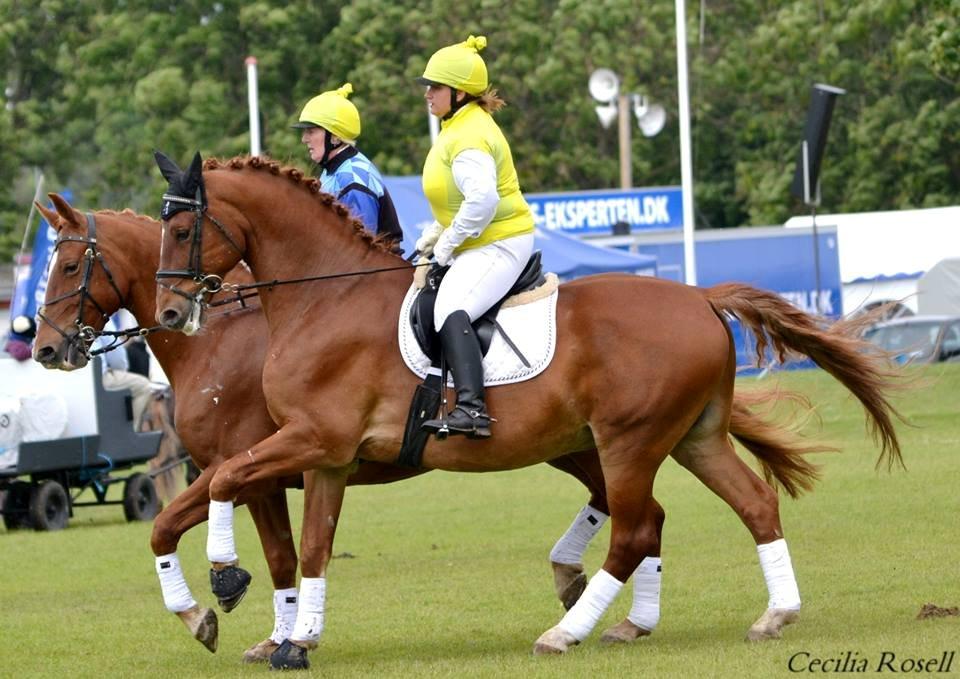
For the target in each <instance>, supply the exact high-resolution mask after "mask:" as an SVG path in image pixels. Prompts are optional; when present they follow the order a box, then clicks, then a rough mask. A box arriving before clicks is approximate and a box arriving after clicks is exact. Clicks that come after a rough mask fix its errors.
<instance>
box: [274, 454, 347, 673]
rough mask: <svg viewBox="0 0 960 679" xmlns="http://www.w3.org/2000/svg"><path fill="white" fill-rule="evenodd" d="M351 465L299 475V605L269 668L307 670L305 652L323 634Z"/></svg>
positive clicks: (314, 644) (315, 643) (307, 664)
mask: <svg viewBox="0 0 960 679" xmlns="http://www.w3.org/2000/svg"><path fill="white" fill-rule="evenodd" d="M351 468H352V465H347V466H346V467H341V468H337V469H313V470H310V471H308V472H304V475H303V496H304V502H303V529H302V532H301V536H300V572H301V578H300V604H299V608H298V609H297V620H296V623H295V624H294V626H293V632H292V633H291V635H290V638H289V639H287V640H286V641H284V642H283V643H282V644H280V647H279V648H278V649H277V650H276V651H274V653H273V655H271V656H270V667H271V668H272V669H279V670H290V669H309V667H310V661H309V659H308V658H307V651H309V650H310V649H313V648H316V647H317V643H318V642H319V641H320V635H321V634H322V633H323V622H324V621H323V618H324V607H325V603H326V590H327V577H326V576H327V565H328V564H329V563H330V558H331V556H332V554H333V538H334V535H335V534H336V532H337V522H338V521H339V519H340V509H341V508H342V506H343V495H344V490H345V489H346V481H347V475H348V474H349V473H350V471H351Z"/></svg>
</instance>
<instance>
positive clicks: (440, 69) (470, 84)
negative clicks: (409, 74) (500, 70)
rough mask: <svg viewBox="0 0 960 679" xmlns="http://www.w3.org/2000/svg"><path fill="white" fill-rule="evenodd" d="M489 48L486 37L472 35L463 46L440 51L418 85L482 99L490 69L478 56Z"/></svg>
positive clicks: (460, 44) (458, 45)
mask: <svg viewBox="0 0 960 679" xmlns="http://www.w3.org/2000/svg"><path fill="white" fill-rule="evenodd" d="M486 46H487V39H486V38H485V37H484V36H482V35H480V36H472V35H471V36H470V37H469V38H467V40H465V41H464V42H460V43H457V44H456V45H450V46H448V47H444V48H442V49H439V50H437V51H436V52H434V53H433V56H432V57H430V61H428V62H427V67H426V68H425V69H424V71H423V75H422V76H421V77H419V78H417V82H418V83H420V84H421V85H447V86H449V87H452V88H453V89H455V90H463V91H464V92H466V93H467V94H472V95H473V96H475V97H479V96H480V95H481V94H483V93H484V92H486V90H487V87H488V85H489V82H488V81H487V65H486V64H485V63H483V59H482V58H481V57H480V54H479V52H480V50H482V49H483V48H484V47H486Z"/></svg>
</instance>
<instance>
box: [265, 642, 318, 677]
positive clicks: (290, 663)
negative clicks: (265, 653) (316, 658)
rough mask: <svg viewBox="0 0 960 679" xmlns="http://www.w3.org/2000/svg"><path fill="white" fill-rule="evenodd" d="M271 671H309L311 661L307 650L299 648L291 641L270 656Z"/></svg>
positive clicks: (281, 645) (283, 644)
mask: <svg viewBox="0 0 960 679" xmlns="http://www.w3.org/2000/svg"><path fill="white" fill-rule="evenodd" d="M270 669H271V670H308V669H310V660H309V659H308V658H307V649H305V648H304V647H303V646H297V645H296V644H295V643H293V642H292V641H290V640H289V639H286V640H284V642H283V643H282V644H280V646H279V647H278V648H277V650H276V651H274V652H273V653H272V654H271V655H270Z"/></svg>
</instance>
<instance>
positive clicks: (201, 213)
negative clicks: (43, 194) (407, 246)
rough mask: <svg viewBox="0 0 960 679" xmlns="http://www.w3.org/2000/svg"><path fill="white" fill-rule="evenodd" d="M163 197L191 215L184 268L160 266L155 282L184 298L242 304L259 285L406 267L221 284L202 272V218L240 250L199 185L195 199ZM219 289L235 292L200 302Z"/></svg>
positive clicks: (314, 279) (215, 278)
mask: <svg viewBox="0 0 960 679" xmlns="http://www.w3.org/2000/svg"><path fill="white" fill-rule="evenodd" d="M163 200H164V201H165V202H167V203H179V204H181V205H186V206H187V207H186V209H188V210H190V211H191V212H193V214H194V220H193V229H192V233H191V240H190V253H189V255H188V263H187V267H186V268H184V269H162V270H160V271H158V272H157V276H156V277H157V284H158V285H160V286H162V287H165V288H167V289H168V290H170V291H171V292H174V293H176V294H178V295H180V296H181V297H186V298H187V299H189V300H191V301H194V300H196V301H199V302H200V303H202V304H205V305H206V306H207V307H213V306H219V305H221V304H227V303H229V302H233V301H239V302H240V303H241V304H243V303H244V300H246V299H249V297H251V296H252V295H249V296H248V295H243V294H242V293H243V291H245V290H258V289H260V288H274V287H277V286H280V285H293V284H295V283H310V282H313V281H326V280H333V279H335V278H346V277H349V276H369V275H372V274H378V273H386V272H388V271H400V270H405V269H410V268H411V266H410V265H409V264H403V265H400V266H387V267H381V268H378V269H361V270H360V271H346V272H342V273H333V274H322V275H317V276H305V277H303V278H287V279H274V280H272V281H257V282H255V283H225V282H224V281H223V278H222V277H221V276H218V275H216V274H206V273H204V272H203V269H202V265H201V261H200V257H201V254H202V247H201V245H202V236H201V233H202V231H203V219H204V217H206V218H207V219H209V220H210V222H211V223H212V224H213V225H214V226H216V227H217V229H218V230H219V231H220V233H221V235H223V237H224V238H225V239H226V240H227V242H228V243H229V244H230V245H231V246H232V247H233V249H234V250H236V251H237V253H238V254H240V256H241V258H242V257H243V251H242V250H241V249H240V247H239V246H238V245H237V244H236V242H234V240H233V239H232V238H231V237H230V234H229V232H228V231H227V228H226V227H225V226H224V225H223V223H222V222H221V221H220V220H218V219H217V218H215V217H214V216H213V215H211V214H210V213H209V212H208V211H207V204H206V200H205V198H204V195H203V191H202V188H200V187H198V188H197V197H196V198H187V197H186V196H178V195H176V194H172V193H165V194H163ZM416 254H417V253H416V252H414V253H413V255H411V259H412V258H413V256H415V255H416ZM430 264H431V262H422V263H420V264H414V265H413V267H412V268H414V269H415V268H417V267H421V266H430ZM164 278H179V279H183V280H191V281H193V282H195V283H197V284H199V285H200V289H199V290H197V292H196V293H195V294H192V295H191V294H188V293H186V292H184V291H183V290H180V289H179V288H178V287H176V286H175V285H169V284H166V283H163V282H162V281H161V279H164ZM221 290H223V291H225V292H233V293H236V294H237V297H236V299H233V298H230V299H229V300H220V301H218V302H213V303H211V302H203V301H202V299H203V295H204V294H210V293H215V292H220V291H221Z"/></svg>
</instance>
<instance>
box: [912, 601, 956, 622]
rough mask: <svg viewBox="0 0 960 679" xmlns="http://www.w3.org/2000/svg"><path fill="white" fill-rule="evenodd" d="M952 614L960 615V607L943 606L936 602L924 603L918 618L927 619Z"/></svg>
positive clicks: (946, 616)
mask: <svg viewBox="0 0 960 679" xmlns="http://www.w3.org/2000/svg"><path fill="white" fill-rule="evenodd" d="M950 616H960V608H958V607H956V606H953V607H952V608H942V607H940V606H937V605H936V604H924V605H923V608H921V609H920V612H919V613H917V620H926V619H927V618H948V617H950Z"/></svg>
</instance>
